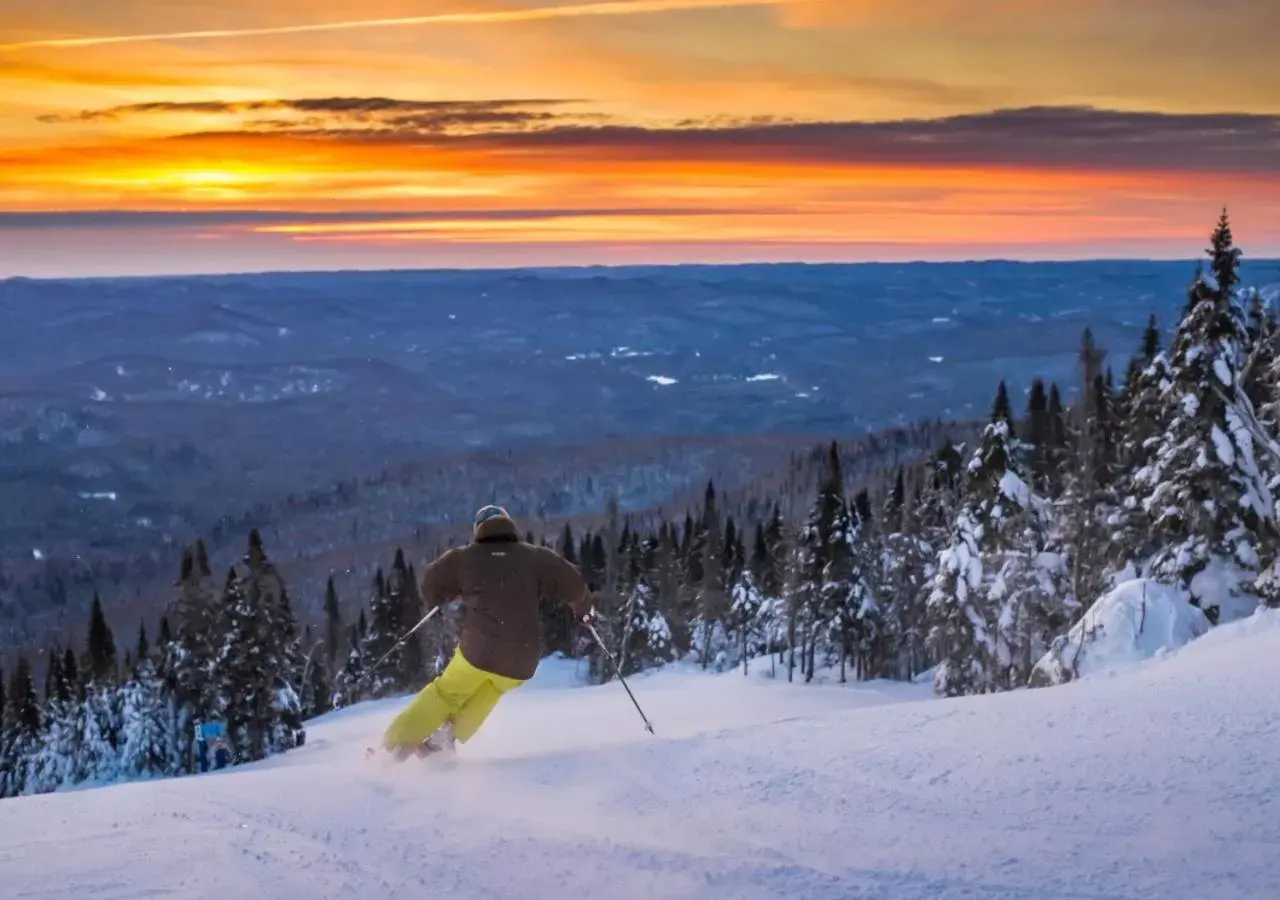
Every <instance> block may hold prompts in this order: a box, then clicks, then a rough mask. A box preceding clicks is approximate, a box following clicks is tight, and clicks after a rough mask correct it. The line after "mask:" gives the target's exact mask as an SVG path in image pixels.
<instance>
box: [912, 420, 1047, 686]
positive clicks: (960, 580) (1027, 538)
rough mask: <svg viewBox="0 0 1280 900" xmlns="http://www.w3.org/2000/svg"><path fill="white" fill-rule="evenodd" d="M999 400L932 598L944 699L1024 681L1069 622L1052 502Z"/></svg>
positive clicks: (970, 468)
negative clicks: (1037, 485)
mask: <svg viewBox="0 0 1280 900" xmlns="http://www.w3.org/2000/svg"><path fill="white" fill-rule="evenodd" d="M1001 407H1002V405H1001V400H1000V398H999V397H997V401H996V404H995V409H994V410H993V414H992V422H991V424H989V425H988V426H987V427H986V429H985V431H984V433H983V438H982V444H981V445H980V446H979V447H978V449H977V451H976V452H975V454H974V456H973V458H972V459H971V460H970V462H969V465H968V478H967V481H966V488H965V501H964V506H963V508H962V509H961V512H960V514H959V516H958V517H957V519H956V523H955V525H954V526H953V529H952V534H951V540H950V543H949V545H948V546H947V547H946V548H945V549H943V551H942V552H941V553H940V554H939V557H938V570H937V574H936V575H935V577H934V583H933V590H932V593H931V594H930V597H929V606H930V608H931V610H932V612H933V614H934V617H935V624H934V626H933V628H932V630H931V642H930V643H931V645H932V647H933V648H934V651H935V653H936V654H937V656H938V657H939V659H940V664H939V666H938V669H937V672H936V673H935V680H934V686H935V690H936V691H937V692H938V693H940V694H943V695H946V696H955V695H957V694H966V693H981V692H985V691H990V690H1002V689H1007V688H1009V687H1014V686H1017V685H1020V684H1022V683H1024V682H1025V680H1026V679H1027V678H1028V677H1029V676H1030V672H1031V666H1032V663H1033V661H1034V659H1033V656H1034V654H1035V653H1036V651H1037V650H1038V649H1040V648H1041V647H1045V646H1047V645H1048V642H1049V640H1051V639H1052V637H1053V631H1054V630H1055V629H1056V628H1057V627H1060V625H1061V624H1063V622H1064V621H1065V619H1066V616H1065V614H1064V613H1063V606H1064V604H1065V603H1067V602H1068V597H1067V596H1064V594H1065V591H1064V582H1065V578H1066V566H1065V559H1064V557H1063V555H1062V554H1061V553H1060V552H1053V549H1052V547H1051V546H1050V535H1051V533H1052V529H1051V524H1052V523H1051V517H1050V514H1049V507H1048V504H1047V503H1046V501H1044V500H1043V499H1042V498H1040V497H1037V496H1036V495H1035V493H1034V492H1033V491H1032V490H1031V487H1030V486H1029V485H1028V484H1027V483H1026V482H1025V481H1024V480H1023V479H1022V477H1021V475H1020V473H1019V471H1018V464H1017V462H1016V460H1015V458H1014V456H1013V453H1012V449H1011V446H1010V441H1009V428H1008V423H1007V422H1006V421H1005V418H1004V416H1003V415H1002V414H1001Z"/></svg>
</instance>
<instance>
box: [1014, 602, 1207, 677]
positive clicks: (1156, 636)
mask: <svg viewBox="0 0 1280 900" xmlns="http://www.w3.org/2000/svg"><path fill="white" fill-rule="evenodd" d="M1212 627H1213V626H1212V625H1211V624H1210V622H1209V620H1208V619H1207V618H1206V617H1205V614H1204V612H1203V611H1202V610H1201V609H1200V608H1199V607H1197V606H1195V605H1193V604H1192V603H1191V599H1190V596H1189V595H1188V594H1187V592H1186V591H1183V590H1181V589H1179V588H1176V587H1171V586H1170V585H1167V584H1161V583H1159V582H1156V581H1150V580H1148V579H1145V578H1142V579H1136V580H1133V581H1126V582H1125V583H1123V584H1121V585H1120V586H1119V587H1117V588H1115V589H1114V590H1112V591H1111V592H1109V593H1107V594H1104V595H1103V596H1102V597H1101V599H1099V600H1098V601H1097V602H1096V603H1094V604H1093V606H1092V607H1091V608H1090V609H1089V611H1088V612H1087V613H1085V614H1084V616H1083V617H1082V618H1081V619H1080V621H1079V622H1077V623H1076V624H1075V625H1074V626H1073V627H1072V628H1071V630H1070V631H1069V632H1067V634H1065V635H1063V636H1062V637H1059V638H1058V639H1057V640H1055V641H1054V643H1053V647H1052V648H1051V649H1050V650H1049V652H1048V653H1046V654H1045V655H1044V656H1043V657H1041V659H1040V661H1039V662H1037V663H1036V666H1035V669H1034V670H1033V671H1032V675H1031V684H1032V685H1033V686H1036V687H1042V686H1045V685H1052V684H1062V683H1063V682H1067V681H1071V680H1073V679H1076V678H1083V677H1087V676H1089V675H1097V674H1104V673H1109V672H1113V671H1114V670H1115V669H1117V668H1119V667H1123V666H1127V665H1132V664H1134V663H1140V662H1144V661H1146V660H1149V659H1153V658H1155V657H1158V656H1163V655H1164V654H1166V653H1169V652H1170V651H1173V650H1177V649H1179V648H1180V647H1183V646H1185V645H1186V644H1187V643H1189V642H1190V641H1192V640H1194V639H1196V638H1198V637H1200V636H1201V635H1203V634H1206V633H1207V632H1208V631H1209V629H1210V628H1212Z"/></svg>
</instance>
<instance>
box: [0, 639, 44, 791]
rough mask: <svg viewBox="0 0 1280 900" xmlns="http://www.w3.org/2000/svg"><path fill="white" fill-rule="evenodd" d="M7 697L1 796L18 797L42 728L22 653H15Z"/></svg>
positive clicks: (0, 761)
mask: <svg viewBox="0 0 1280 900" xmlns="http://www.w3.org/2000/svg"><path fill="white" fill-rule="evenodd" d="M7 699H8V708H7V710H6V712H5V716H4V731H3V734H2V735H0V771H3V773H4V777H5V783H4V784H0V796H9V797H17V796H19V795H21V794H22V793H24V792H26V791H27V790H28V788H29V787H30V786H31V785H30V774H31V768H32V763H33V762H34V761H35V756H36V753H37V752H38V750H39V747H40V740H41V736H42V732H43V730H44V717H43V715H42V713H41V710H40V699H39V697H38V696H37V695H36V685H35V678H34V677H33V675H32V671H31V663H30V661H29V660H28V659H27V658H26V657H25V656H19V657H18V662H17V665H16V666H15V667H14V670H13V676H12V680H11V681H10V683H9V691H8V695H7Z"/></svg>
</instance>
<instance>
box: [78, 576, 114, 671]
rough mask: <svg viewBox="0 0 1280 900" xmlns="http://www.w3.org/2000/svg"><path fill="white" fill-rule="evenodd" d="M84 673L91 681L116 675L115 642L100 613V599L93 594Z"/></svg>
mask: <svg viewBox="0 0 1280 900" xmlns="http://www.w3.org/2000/svg"><path fill="white" fill-rule="evenodd" d="M85 675H86V677H87V678H88V679H90V680H92V681H101V682H111V681H114V679H115V677H116V642H115V637H114V636H113V635H112V633H111V626H110V625H108V624H107V620H106V617H105V616H104V615H103V613H102V600H101V599H100V598H99V597H98V593H97V591H94V594H93V607H92V610H91V612H90V618H89V643H88V647H87V648H86V651H85Z"/></svg>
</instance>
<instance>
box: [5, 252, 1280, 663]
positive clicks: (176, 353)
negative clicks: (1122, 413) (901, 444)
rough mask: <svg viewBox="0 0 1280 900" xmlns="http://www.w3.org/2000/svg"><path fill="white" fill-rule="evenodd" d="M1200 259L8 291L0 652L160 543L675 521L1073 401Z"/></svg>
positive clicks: (149, 584) (190, 282) (294, 278)
mask: <svg viewBox="0 0 1280 900" xmlns="http://www.w3.org/2000/svg"><path fill="white" fill-rule="evenodd" d="M1196 264H1197V263H1196V262H1195V261H1190V260H1188V261H1180V262H1097V263H1070V264H1068V263H1061V264H1059V263H1052V264H1051V263H1044V264H1020V263H1000V262H992V263H970V264H909V265H856V266H792V265H777V266H735V267H719V266H706V267H680V268H625V269H563V270H511V271H470V272H384V273H318V274H275V275H246V276H218V277H205V278H156V279H111V280H81V281H31V280H25V279H11V280H8V281H3V282H0V639H3V638H4V636H6V635H7V636H8V637H9V639H10V640H12V641H15V642H17V641H25V640H30V639H34V638H36V637H38V636H39V634H40V633H42V632H44V631H47V630H49V629H54V628H58V627H63V626H64V625H65V624H66V623H76V624H77V625H78V624H79V623H80V622H81V621H82V615H81V611H82V610H83V609H84V608H85V605H86V604H87V601H88V596H89V595H90V594H91V591H92V589H93V587H94V586H97V587H99V588H100V589H102V590H103V592H104V594H107V593H110V592H113V591H115V592H118V593H121V594H123V595H126V596H130V595H132V596H141V594H142V593H143V592H144V589H145V590H154V589H155V588H156V585H162V584H163V583H165V581H166V580H172V572H171V571H170V570H171V569H172V568H173V567H174V566H175V565H176V559H177V552H178V551H177V546H178V544H179V543H180V542H183V541H187V540H190V539H191V538H193V537H194V536H196V535H204V536H205V537H206V538H209V539H211V540H212V542H213V544H214V545H215V546H220V547H224V548H239V547H240V546H241V545H242V542H243V539H244V532H245V531H247V527H248V526H249V524H258V523H259V520H260V519H262V518H264V517H269V518H271V519H272V522H273V528H275V530H276V531H277V532H278V533H279V534H282V535H283V534H288V535H289V536H290V537H289V539H288V540H284V539H283V538H281V541H283V543H280V542H278V543H277V545H276V546H277V548H278V549H277V550H276V553H277V556H279V557H280V558H282V559H283V560H284V561H286V562H287V561H288V560H289V559H290V558H292V557H294V556H299V555H308V554H310V555H315V554H317V553H319V552H321V551H324V552H329V551H335V552H339V551H342V550H343V549H344V548H345V549H347V550H350V549H351V548H355V547H359V546H362V545H367V544H370V543H377V542H382V541H389V540H395V539H396V538H397V536H410V535H415V534H416V535H417V536H418V537H419V538H420V539H421V540H422V542H423V543H422V546H423V547H426V546H429V541H427V540H426V538H424V537H423V529H429V528H431V527H435V526H439V525H442V524H446V523H448V522H449V521H450V520H453V519H459V518H462V519H465V517H466V516H467V515H468V513H469V512H470V509H471V508H472V507H473V506H474V505H475V504H476V503H478V502H483V501H487V500H489V499H498V500H500V501H505V502H508V503H510V504H511V506H512V508H513V512H515V513H516V514H517V515H520V516H521V517H523V518H525V519H526V520H527V521H529V522H530V525H531V527H532V526H533V525H536V524H537V522H538V520H550V519H556V518H560V517H565V516H573V515H580V514H590V513H594V512H598V511H599V509H600V507H601V505H602V503H603V498H604V496H605V495H606V494H607V493H608V492H610V491H613V492H616V493H617V494H618V495H619V496H620V500H621V502H622V505H623V508H624V509H647V508H653V507H656V506H662V505H668V506H669V505H671V504H676V503H680V502H685V501H686V500H687V499H688V497H690V496H693V495H695V494H696V491H697V490H698V489H699V488H700V487H701V485H702V484H703V483H705V480H706V479H707V478H708V477H717V478H720V479H722V480H726V481H727V482H729V483H731V482H732V481H733V480H735V479H737V480H745V479H749V478H751V477H753V476H755V475H757V474H759V473H762V472H765V471H768V470H770V469H771V468H776V467H778V466H781V465H783V464H785V461H786V458H787V454H788V453H789V452H790V451H791V450H793V449H799V448H804V447H805V446H807V445H808V444H810V443H812V442H813V441H816V440H827V439H831V438H836V437H841V438H843V437H852V436H857V435H861V434H865V433H867V432H868V431H872V430H875V429H879V428H884V427H887V426H893V425H909V424H911V423H914V422H917V421H920V420H922V419H933V418H938V419H943V420H950V419H962V420H963V419H972V418H975V417H980V416H983V415H985V413H986V408H987V406H988V404H989V403H990V399H991V396H992V394H993V392H994V388H995V385H996V382H997V381H998V380H999V379H1000V378H1007V379H1008V380H1009V383H1010V387H1011V389H1012V390H1013V391H1014V394H1015V403H1016V402H1018V399H1017V398H1021V396H1022V392H1023V390H1024V388H1025V387H1026V386H1027V385H1028V384H1029V383H1030V380H1031V379H1032V378H1033V377H1035V376H1040V377H1044V378H1045V379H1046V380H1056V381H1058V382H1059V383H1060V384H1061V385H1062V387H1063V389H1064V393H1065V395H1066V397H1067V399H1070V397H1071V396H1072V395H1074V393H1075V391H1076V374H1075V366H1076V351H1077V348H1078V346H1079V341H1080V336H1081V332H1082V331H1083V329H1084V328H1085V326H1086V325H1088V326H1090V327H1092V328H1093V330H1094V333H1095V336H1096V338H1097V341H1098V343H1099V344H1100V345H1102V346H1103V347H1105V348H1107V349H1108V350H1110V351H1111V353H1112V357H1111V362H1112V364H1113V365H1114V366H1115V368H1116V369H1117V373H1116V374H1117V375H1120V374H1122V372H1123V367H1124V365H1125V363H1126V362H1127V360H1128V357H1129V355H1130V354H1131V353H1132V351H1133V350H1134V348H1135V347H1136V344H1137V340H1138V337H1139V334H1140V330H1141V328H1142V326H1143V325H1144V324H1145V322H1146V318H1147V316H1148V315H1149V314H1151V313H1155V314H1157V315H1158V316H1159V317H1160V318H1161V320H1162V322H1163V323H1165V324H1167V323H1169V321H1170V320H1171V319H1172V317H1173V316H1174V315H1175V314H1176V312H1177V311H1178V309H1179V308H1180V306H1181V304H1182V300H1183V294H1184V291H1185V288H1186V285H1187V284H1188V282H1189V281H1190V279H1191V278H1192V276H1193V275H1194V273H1195V266H1196ZM1243 271H1244V275H1245V279H1246V281H1247V282H1248V283H1251V284H1272V285H1274V284H1278V283H1280V263H1276V262H1258V261H1249V260H1246V264H1245V266H1244V270H1243ZM1271 290H1272V291H1273V293H1274V289H1271ZM361 482H363V483H365V484H366V485H368V484H374V485H375V486H377V489H374V490H370V489H362V490H361V491H359V498H358V500H357V499H355V498H354V495H352V497H351V498H348V499H350V501H351V502H349V503H348V502H346V501H345V500H344V491H349V490H350V489H351V486H352V485H356V484H359V483H361ZM304 522H305V525H304V524H303V523H304ZM291 523H292V524H291ZM242 526H243V527H242ZM270 539H271V538H270V534H268V542H269V543H270ZM314 599H318V598H314ZM307 602H308V603H310V602H312V601H311V600H308V601H307Z"/></svg>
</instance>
